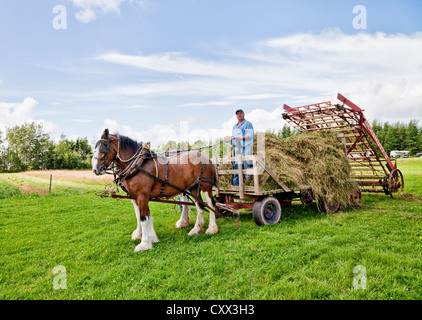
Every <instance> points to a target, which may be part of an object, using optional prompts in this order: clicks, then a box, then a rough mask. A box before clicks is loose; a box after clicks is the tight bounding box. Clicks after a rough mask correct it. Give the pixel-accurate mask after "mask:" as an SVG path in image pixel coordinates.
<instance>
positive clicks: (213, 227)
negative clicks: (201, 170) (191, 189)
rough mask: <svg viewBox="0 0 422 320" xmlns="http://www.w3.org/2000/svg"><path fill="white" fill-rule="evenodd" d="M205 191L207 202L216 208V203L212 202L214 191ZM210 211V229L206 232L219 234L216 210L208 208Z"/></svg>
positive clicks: (212, 207)
mask: <svg viewBox="0 0 422 320" xmlns="http://www.w3.org/2000/svg"><path fill="white" fill-rule="evenodd" d="M204 193H205V199H207V204H208V206H209V207H210V208H211V209H213V210H215V207H214V204H213V203H212V192H211V191H206V192H204ZM208 210H209V212H210V221H209V224H208V229H207V231H205V233H206V234H217V233H218V227H217V223H216V222H215V212H214V211H212V210H210V209H208Z"/></svg>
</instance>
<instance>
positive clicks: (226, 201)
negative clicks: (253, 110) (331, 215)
mask: <svg viewBox="0 0 422 320" xmlns="http://www.w3.org/2000/svg"><path fill="white" fill-rule="evenodd" d="M243 161H250V162H251V166H252V167H251V168H250V169H243ZM213 162H214V163H215V164H216V172H217V175H218V178H219V181H220V180H221V177H222V176H229V177H230V180H231V177H232V175H234V174H238V176H239V186H234V185H228V186H221V185H220V186H218V187H214V188H213V193H214V194H215V200H216V203H217V204H216V207H217V209H218V210H219V213H220V214H222V215H223V216H231V215H232V214H233V213H237V214H239V210H240V209H248V210H252V214H253V218H254V220H255V222H256V223H257V224H258V225H265V224H275V223H277V222H279V221H280V218H281V208H282V207H287V206H290V205H291V204H292V202H293V201H301V202H302V203H304V204H309V203H312V202H313V201H314V200H317V203H318V209H319V210H320V211H322V212H336V211H337V210H338V209H339V207H340V204H339V203H331V204H330V203H328V202H327V201H326V199H324V198H319V199H314V198H313V196H312V191H311V190H310V189H308V190H293V189H290V188H289V187H288V186H287V185H286V184H285V183H283V182H282V181H280V180H279V179H278V177H277V175H276V174H275V173H274V171H273V170H272V169H271V168H269V167H268V166H267V165H266V164H265V160H264V159H263V158H260V157H259V156H257V155H251V156H241V155H239V156H237V157H224V158H213ZM233 162H237V163H238V169H231V170H229V169H220V168H219V167H220V166H221V164H227V163H228V164H231V163H233ZM264 171H265V172H267V173H268V174H269V175H270V177H271V178H272V179H273V180H274V181H275V182H276V184H277V186H278V188H277V189H272V190H263V189H262V188H261V186H260V183H259V175H260V174H262V173H263V172H264ZM244 174H249V175H250V176H251V177H252V179H253V185H252V186H245V183H244V177H243V175H244ZM219 184H220V183H219Z"/></svg>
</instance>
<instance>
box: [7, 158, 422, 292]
mask: <svg viewBox="0 0 422 320" xmlns="http://www.w3.org/2000/svg"><path fill="white" fill-rule="evenodd" d="M398 165H399V168H400V169H401V170H402V172H403V174H404V177H405V186H406V187H405V196H404V197H403V198H401V199H391V198H390V197H389V196H385V195H382V194H379V195H378V194H364V195H363V201H362V208H361V209H348V210H344V211H340V212H338V213H335V214H328V215H327V214H321V213H318V212H317V210H316V206H315V205H314V204H313V205H311V206H307V207H305V206H303V205H302V204H300V203H297V204H294V205H293V206H291V207H289V208H286V209H285V210H284V212H283V217H282V219H281V223H279V224H277V225H273V226H264V227H258V226H257V225H255V223H254V221H253V219H252V217H251V215H250V214H247V213H244V214H242V216H241V221H240V229H239V230H237V229H236V224H235V223H234V222H233V221H229V220H223V219H219V220H217V224H218V225H219V231H220V232H219V234H218V235H213V236H209V235H205V234H202V235H199V236H196V237H189V236H188V235H187V234H188V232H189V230H190V229H184V230H178V229H175V228H174V224H175V223H176V221H177V220H178V219H179V214H178V213H177V212H176V210H175V209H174V207H173V205H167V204H157V203H153V204H151V207H150V208H151V212H152V214H153V216H154V227H155V230H156V232H157V235H158V237H159V239H160V242H159V243H157V244H155V245H154V248H153V249H152V250H150V251H147V252H142V253H140V252H138V253H135V252H134V251H133V250H134V248H135V246H136V245H137V244H138V243H139V241H136V242H133V241H132V240H131V234H132V231H133V230H134V229H135V228H136V220H135V214H134V210H133V206H132V203H131V202H130V201H128V200H114V199H100V198H99V197H97V196H95V195H94V192H95V191H102V190H103V189H104V186H103V185H101V184H93V183H89V184H88V183H87V184H84V183H77V182H70V181H58V180H53V189H52V193H51V194H46V195H43V196H40V195H38V193H35V192H32V193H31V192H30V193H28V194H20V192H19V189H18V188H17V186H19V185H30V186H33V187H35V188H43V189H46V190H48V184H49V180H48V179H44V178H37V177H33V176H29V175H26V174H1V175H0V217H1V218H0V256H1V260H0V299H12V300H14V299H75V300H78V299H81V300H86V299H206V300H210V299H245V300H249V299H258V300H260V299H268V300H279V299H366V300H372V299H422V187H421V186H422V159H403V160H400V161H399V163H398ZM195 213H196V211H195V209H194V208H192V218H195ZM192 220H193V221H192V227H193V222H194V219H192ZM58 265H62V266H64V267H65V268H66V280H67V281H66V286H67V287H66V289H57V290H56V289H54V286H53V282H54V281H55V277H56V280H57V279H58V278H57V277H60V276H63V275H64V274H59V273H57V274H55V273H53V268H54V267H55V266H58ZM356 266H363V267H364V268H365V269H366V272H367V281H366V289H355V288H354V286H353V281H354V278H355V277H360V276H362V273H353V269H354V268H355V267H356ZM361 270H362V269H361ZM59 283H60V284H64V282H63V281H61V282H59ZM359 283H360V284H362V282H359Z"/></svg>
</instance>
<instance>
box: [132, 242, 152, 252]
mask: <svg viewBox="0 0 422 320" xmlns="http://www.w3.org/2000/svg"><path fill="white" fill-rule="evenodd" d="M150 249H152V244H151V243H147V242H141V243H140V244H138V245H137V246H136V248H135V252H139V251H141V252H142V251H146V250H150Z"/></svg>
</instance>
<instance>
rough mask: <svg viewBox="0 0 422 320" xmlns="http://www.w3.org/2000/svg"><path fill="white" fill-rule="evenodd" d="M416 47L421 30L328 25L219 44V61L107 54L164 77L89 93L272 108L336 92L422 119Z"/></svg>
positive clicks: (378, 112) (389, 113) (379, 114)
mask: <svg viewBox="0 0 422 320" xmlns="http://www.w3.org/2000/svg"><path fill="white" fill-rule="evenodd" d="M421 52H422V33H421V32H419V33H414V34H411V35H404V34H385V33H376V34H369V33H354V34H344V33H342V32H341V31H339V30H326V31H324V32H321V33H319V34H314V33H299V34H294V35H290V36H286V37H280V38H274V39H268V40H265V41H261V42H257V43H254V44H252V45H251V46H249V47H248V48H246V49H245V48H240V49H238V48H233V49H227V47H225V51H222V52H221V56H224V59H221V57H220V56H218V57H216V58H215V59H209V60H203V59H200V58H198V57H194V56H190V55H188V54H186V53H180V52H170V53H158V54H152V55H138V56H131V55H125V54H120V53H106V54H103V55H101V56H99V57H98V59H99V60H102V61H105V62H110V63H115V64H121V65H126V66H131V67H133V68H135V69H136V68H138V69H146V70H150V71H155V72H159V73H160V74H161V75H162V79H163V80H162V81H157V82H150V83H142V84H132V85H127V86H116V87H112V88H108V89H106V90H104V91H102V92H95V93H93V95H96V96H97V95H98V96H105V97H106V96H111V95H112V96H118V95H125V96H134V97H139V96H150V97H155V96H158V95H160V96H167V97H170V96H172V97H173V96H176V97H183V98H184V99H185V100H186V99H190V100H191V102H188V101H186V102H185V103H182V104H181V105H182V106H202V107H207V106H210V107H211V106H218V105H226V104H228V103H229V102H230V103H231V102H232V101H233V103H235V104H243V103H254V104H255V108H258V105H257V103H261V101H262V104H264V105H266V106H274V105H275V104H277V105H278V107H280V106H281V105H282V104H283V103H287V104H291V105H292V106H295V105H300V104H310V103H316V102H321V101H326V100H332V101H333V102H336V101H337V100H336V96H337V93H338V92H340V93H342V94H343V95H345V96H346V97H347V98H349V99H350V100H352V101H354V102H355V103H356V104H358V105H359V104H362V106H363V107H365V108H366V109H367V115H368V118H372V119H374V118H377V119H380V120H384V121H385V120H388V119H390V120H395V119H397V117H399V118H407V119H409V118H422V108H421V105H420V101H421V98H422V72H421V71H422V60H421V59H420V53H421ZM175 75H176V76H177V77H175ZM180 75H183V77H180ZM211 97H212V98H211ZM210 98H211V99H213V100H211V99H210ZM263 100H265V101H263ZM270 108H271V107H270ZM272 108H273V109H274V107H272ZM403 110H406V112H403Z"/></svg>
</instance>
